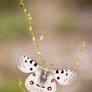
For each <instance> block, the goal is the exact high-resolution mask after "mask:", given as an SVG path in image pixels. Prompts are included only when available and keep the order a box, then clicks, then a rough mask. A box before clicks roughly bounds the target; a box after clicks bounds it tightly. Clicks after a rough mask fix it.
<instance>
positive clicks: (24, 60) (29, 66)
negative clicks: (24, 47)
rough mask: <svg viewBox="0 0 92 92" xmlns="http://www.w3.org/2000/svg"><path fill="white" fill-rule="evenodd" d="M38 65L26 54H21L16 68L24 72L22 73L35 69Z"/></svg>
mask: <svg viewBox="0 0 92 92" xmlns="http://www.w3.org/2000/svg"><path fill="white" fill-rule="evenodd" d="M38 67H39V65H38V64H37V63H36V62H35V61H34V60H32V59H31V58H29V57H28V56H21V57H20V60H19V63H18V68H19V69H20V70H21V71H22V72H24V73H31V72H34V71H35V70H37V69H38Z"/></svg>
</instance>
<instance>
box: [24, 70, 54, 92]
mask: <svg viewBox="0 0 92 92" xmlns="http://www.w3.org/2000/svg"><path fill="white" fill-rule="evenodd" d="M40 75H41V71H40V70H39V69H38V70H36V71H35V72H33V73H32V74H30V76H29V77H28V78H27V79H26V81H25V86H26V88H27V90H28V91H29V92H55V91H56V83H55V81H52V79H54V77H53V75H50V76H49V77H48V79H47V81H45V82H41V81H40ZM51 81H52V82H51Z"/></svg>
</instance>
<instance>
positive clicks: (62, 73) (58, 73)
mask: <svg viewBox="0 0 92 92" xmlns="http://www.w3.org/2000/svg"><path fill="white" fill-rule="evenodd" d="M53 73H54V77H55V79H56V81H57V82H58V83H59V84H60V85H68V84H71V82H72V81H73V80H74V79H75V78H76V73H74V71H71V70H66V69H62V70H53Z"/></svg>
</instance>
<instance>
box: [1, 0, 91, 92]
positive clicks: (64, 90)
mask: <svg viewBox="0 0 92 92" xmlns="http://www.w3.org/2000/svg"><path fill="white" fill-rule="evenodd" d="M24 3H25V7H26V8H27V9H28V11H31V15H32V26H33V31H34V33H35V35H36V38H37V40H38V41H39V37H40V36H41V35H43V36H44V39H43V41H42V42H41V44H40V48H41V52H42V53H43V55H44V58H45V60H46V65H47V67H48V68H49V69H62V68H66V69H72V68H73V66H74V65H75V62H76V59H77V56H78V54H79V52H80V48H81V43H82V41H83V40H85V41H86V42H87V47H86V48H85V51H84V52H83V53H82V55H81V58H80V64H79V65H78V67H77V69H76V72H77V75H78V76H77V79H76V81H75V82H74V83H72V84H71V85H69V86H66V87H63V86H60V85H58V84H57V92H81V91H83V92H92V0H24ZM24 54H25V55H28V56H30V57H31V58H33V59H35V60H36V61H37V62H38V63H39V64H41V61H40V58H39V56H38V55H37V50H36V48H35V46H34V44H33V42H32V39H31V36H30V33H29V31H28V25H27V22H26V20H25V17H24V14H23V11H22V9H21V7H20V6H19V2H18V0H0V92H21V90H20V89H19V87H18V77H22V79H23V83H24V81H25V78H26V77H27V76H28V74H24V73H22V72H21V71H19V70H18V69H17V64H16V63H17V61H18V59H19V57H20V56H21V55H24Z"/></svg>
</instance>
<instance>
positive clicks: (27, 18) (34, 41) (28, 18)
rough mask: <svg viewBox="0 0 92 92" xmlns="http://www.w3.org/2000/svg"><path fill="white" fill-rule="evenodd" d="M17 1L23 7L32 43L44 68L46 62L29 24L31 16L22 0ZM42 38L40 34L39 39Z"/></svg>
mask: <svg viewBox="0 0 92 92" xmlns="http://www.w3.org/2000/svg"><path fill="white" fill-rule="evenodd" d="M19 3H20V6H21V7H22V9H23V11H24V15H25V17H26V20H27V23H28V25H29V31H30V33H31V36H32V40H33V43H34V45H35V46H36V48H37V54H38V55H39V56H40V58H41V61H42V66H43V67H44V68H45V67H46V64H45V60H44V57H43V55H42V53H41V51H40V47H39V45H40V44H39V43H38V42H37V40H36V37H35V35H34V32H33V30H32V24H31V20H32V17H31V15H30V13H28V12H27V9H26V8H25V7H24V2H23V0H19ZM42 39H43V37H42V36H41V37H40V40H42Z"/></svg>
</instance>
